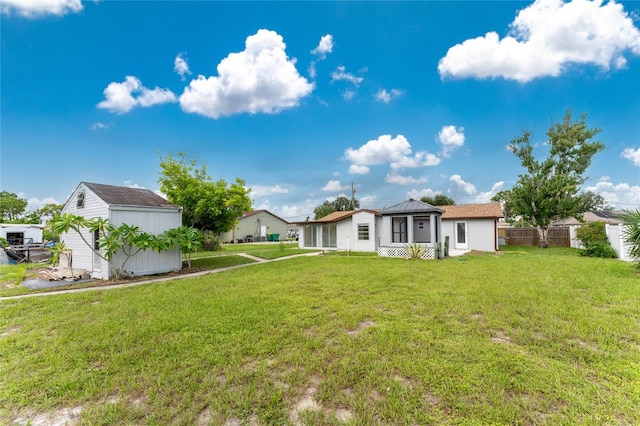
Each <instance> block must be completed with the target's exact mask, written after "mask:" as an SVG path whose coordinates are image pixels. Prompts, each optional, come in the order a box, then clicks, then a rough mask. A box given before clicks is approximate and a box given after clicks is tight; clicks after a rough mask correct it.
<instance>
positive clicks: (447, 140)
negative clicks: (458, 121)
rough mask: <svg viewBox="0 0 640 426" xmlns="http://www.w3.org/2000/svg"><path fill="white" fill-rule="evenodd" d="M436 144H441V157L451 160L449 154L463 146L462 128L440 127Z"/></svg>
mask: <svg viewBox="0 0 640 426" xmlns="http://www.w3.org/2000/svg"><path fill="white" fill-rule="evenodd" d="M438 142H439V143H440V144H442V156H443V157H445V158H451V153H452V152H453V151H454V150H456V149H457V148H460V147H461V146H462V145H464V127H456V126H442V129H441V130H440V131H439V132H438Z"/></svg>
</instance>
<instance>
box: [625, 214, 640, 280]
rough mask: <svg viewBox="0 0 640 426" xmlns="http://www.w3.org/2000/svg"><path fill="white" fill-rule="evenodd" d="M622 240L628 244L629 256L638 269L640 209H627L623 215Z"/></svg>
mask: <svg viewBox="0 0 640 426" xmlns="http://www.w3.org/2000/svg"><path fill="white" fill-rule="evenodd" d="M622 220H624V224H625V228H624V231H623V236H624V242H625V244H628V245H629V256H631V259H632V260H633V262H634V263H635V265H636V267H637V268H639V269H640V210H636V211H627V212H626V214H625V215H624V217H623V218H622Z"/></svg>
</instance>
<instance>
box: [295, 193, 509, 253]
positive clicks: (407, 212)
mask: <svg viewBox="0 0 640 426" xmlns="http://www.w3.org/2000/svg"><path fill="white" fill-rule="evenodd" d="M500 217H503V214H502V208H501V207H500V204H499V203H489V204H467V205H460V206H438V207H436V206H432V205H430V204H427V203H423V202H422V201H418V200H413V199H409V200H407V201H404V202H402V203H399V204H396V205H394V206H391V207H388V208H385V209H382V210H357V211H340V212H333V213H331V214H329V215H327V216H325V217H323V218H320V219H318V220H312V221H306V222H298V227H299V239H298V245H299V247H300V248H317V249H323V250H354V251H365V252H367V251H369V252H378V254H379V255H380V256H385V257H407V256H408V252H407V250H406V248H407V246H408V245H411V244H414V243H417V244H420V245H422V246H424V247H426V249H427V250H426V253H425V254H424V256H423V257H424V258H432V259H433V258H437V257H441V256H442V255H443V254H444V245H443V242H444V241H445V239H446V238H447V237H448V238H449V241H450V249H452V250H480V251H496V250H497V249H498V231H497V223H498V219H499V218H500Z"/></svg>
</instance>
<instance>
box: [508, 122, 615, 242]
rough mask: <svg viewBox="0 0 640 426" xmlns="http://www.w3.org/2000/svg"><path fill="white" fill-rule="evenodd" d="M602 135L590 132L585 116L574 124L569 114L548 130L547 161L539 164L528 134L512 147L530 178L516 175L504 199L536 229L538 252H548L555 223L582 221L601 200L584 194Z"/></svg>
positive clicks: (510, 145) (599, 147)
mask: <svg viewBox="0 0 640 426" xmlns="http://www.w3.org/2000/svg"><path fill="white" fill-rule="evenodd" d="M598 133H600V129H598V128H589V127H587V123H586V114H582V115H581V117H580V119H579V120H575V121H574V120H573V118H572V116H571V111H567V112H566V113H565V115H564V117H563V120H562V121H561V122H555V123H552V125H551V127H550V128H549V130H548V131H547V137H548V140H547V146H548V147H549V154H548V156H547V157H546V158H544V159H541V160H539V159H536V157H535V156H534V155H533V144H532V141H531V138H532V134H531V133H530V132H528V131H525V132H524V133H523V134H522V136H520V137H517V138H515V139H513V140H512V141H511V143H510V144H509V149H510V150H511V151H512V152H513V153H514V154H515V155H516V157H518V158H519V159H520V162H521V163H522V166H523V167H524V168H525V169H526V173H523V174H521V175H519V176H518V180H517V182H516V184H515V185H514V186H513V188H511V190H508V191H503V192H502V198H503V200H507V202H508V206H507V209H508V210H509V211H510V212H511V214H513V215H517V216H520V217H521V218H522V220H524V221H526V222H528V223H530V224H532V225H533V226H535V227H536V228H537V229H538V235H539V241H540V244H539V245H540V247H543V248H544V247H548V242H547V230H548V228H549V225H551V222H552V221H553V220H555V219H558V218H564V217H570V216H573V217H576V218H581V217H582V214H583V213H584V212H586V211H588V210H591V209H593V208H594V207H597V204H598V203H600V202H601V201H602V197H598V196H597V195H596V194H593V193H590V192H583V191H581V185H582V184H583V183H584V182H585V181H586V180H587V177H586V176H585V175H584V174H585V172H586V170H587V168H588V167H589V166H590V165H591V160H592V158H593V156H594V155H595V154H597V153H598V152H599V151H602V150H603V149H604V147H605V146H604V144H603V143H602V142H599V141H594V140H592V139H593V137H594V136H596V135H597V134H598Z"/></svg>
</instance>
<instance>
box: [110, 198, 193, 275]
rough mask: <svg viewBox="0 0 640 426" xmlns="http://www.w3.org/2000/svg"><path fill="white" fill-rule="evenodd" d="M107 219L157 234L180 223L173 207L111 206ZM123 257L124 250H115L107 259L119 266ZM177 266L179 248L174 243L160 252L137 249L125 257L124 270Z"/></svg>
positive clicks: (151, 271) (153, 271) (143, 271)
mask: <svg viewBox="0 0 640 426" xmlns="http://www.w3.org/2000/svg"><path fill="white" fill-rule="evenodd" d="M109 222H110V223H111V224H112V225H114V226H120V225H122V224H124V223H126V224H127V225H133V226H137V227H138V228H140V230H141V231H143V232H146V233H149V234H153V235H158V234H162V233H163V232H164V231H166V230H168V229H172V228H179V227H180V226H181V225H182V215H181V213H180V211H178V210H173V209H155V208H151V207H118V206H113V207H112V208H111V210H110V217H109ZM124 260H125V255H124V253H122V252H118V253H116V254H115V255H114V256H113V259H112V260H111V261H112V263H113V264H114V265H115V266H116V267H120V265H122V263H123V262H124ZM181 268H182V257H181V254H180V250H179V249H178V247H175V248H174V249H171V250H168V251H166V252H162V253H158V252H156V251H153V250H147V251H141V252H139V253H137V254H136V255H135V256H132V257H131V258H129V260H128V261H127V263H126V265H125V267H124V270H125V271H128V272H130V273H132V274H133V275H152V274H160V273H163V272H170V271H173V270H176V269H181Z"/></svg>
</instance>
